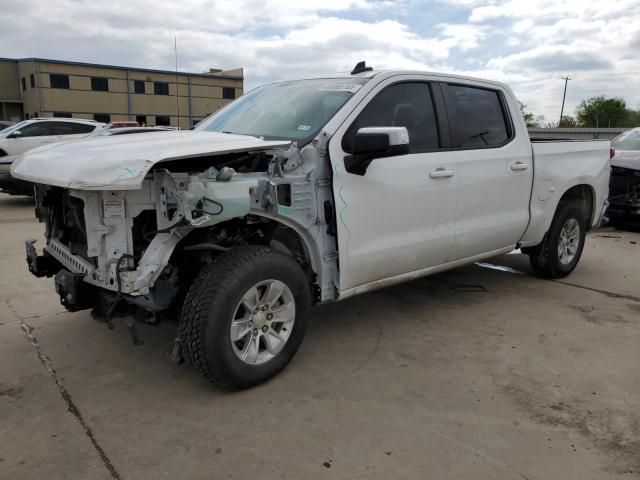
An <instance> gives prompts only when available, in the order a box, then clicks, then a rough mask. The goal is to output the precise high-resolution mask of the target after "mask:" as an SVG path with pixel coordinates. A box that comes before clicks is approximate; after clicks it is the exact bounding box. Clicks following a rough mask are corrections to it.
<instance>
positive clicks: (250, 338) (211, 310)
mask: <svg viewBox="0 0 640 480" xmlns="http://www.w3.org/2000/svg"><path fill="white" fill-rule="evenodd" d="M310 304H311V292H310V289H309V284H308V281H307V277H306V275H305V273H304V271H303V270H302V268H301V267H300V265H299V264H298V263H297V262H296V261H295V260H293V259H292V258H291V257H289V256H287V255H284V254H282V253H279V252H276V251H274V250H271V249H269V248H266V247H260V246H247V247H239V248H236V249H233V250H231V251H229V252H227V253H225V254H223V255H221V256H220V257H218V259H216V261H215V262H213V263H211V264H210V265H208V266H206V267H204V269H203V270H202V271H201V272H200V274H199V275H198V276H197V277H196V279H195V281H194V282H193V284H192V286H191V288H190V289H189V291H188V293H187V296H186V298H185V301H184V305H183V308H182V313H181V323H180V332H181V341H182V346H183V348H184V351H185V353H186V357H187V358H189V359H190V361H191V363H192V364H193V365H194V367H195V368H196V369H197V370H198V371H199V372H200V373H201V374H202V375H204V376H205V377H206V378H208V379H209V380H211V381H212V382H214V383H217V384H220V385H222V386H223V387H225V388H229V389H241V388H247V387H250V386H252V385H255V384H258V383H260V382H263V381H265V380H267V379H269V378H271V377H273V376H274V375H276V374H277V373H278V372H280V371H281V370H282V369H283V368H284V367H285V366H286V365H287V364H288V363H289V361H290V360H291V359H292V358H293V356H294V355H295V353H296V351H297V350H298V347H299V346H300V343H301V342H302V337H303V336H304V332H305V329H306V313H307V311H308V309H309V306H310Z"/></svg>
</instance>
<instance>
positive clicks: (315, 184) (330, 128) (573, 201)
mask: <svg viewBox="0 0 640 480" xmlns="http://www.w3.org/2000/svg"><path fill="white" fill-rule="evenodd" d="M609 170H610V169H609V141H540V142H533V143H532V142H531V141H530V140H529V136H528V133H527V128H526V125H525V123H524V121H523V119H522V115H521V114H520V110H519V105H518V101H517V100H516V98H515V96H514V95H513V93H512V91H511V90H510V89H509V87H507V86H506V85H504V84H502V83H498V82H494V81H488V80H479V79H473V78H468V77H462V76H455V75H447V74H435V73H423V72H399V71H385V72H376V71H371V69H369V68H367V67H365V66H364V65H363V64H359V65H358V66H357V67H356V68H355V69H354V71H353V72H351V75H349V74H340V75H335V76H329V77H326V76H325V77H318V78H309V79H305V80H298V81H288V82H280V83H274V84H270V85H265V86H263V87H260V88H257V89H255V90H253V91H252V92H249V93H247V94H245V95H244V96H242V97H240V98H239V99H238V100H236V101H235V102H233V103H231V104H230V105H228V106H226V107H225V108H223V109H222V110H220V111H218V112H216V113H215V114H213V115H212V116H210V117H208V118H207V119H206V120H204V121H203V122H201V123H200V124H199V125H198V126H197V127H196V128H195V129H194V130H191V131H180V132H167V133H157V134H155V135H149V136H145V138H143V137H140V136H131V135H125V136H116V137H112V138H107V139H96V140H87V141H83V142H73V143H68V144H65V145H61V146H59V147H58V148H41V149H38V150H34V151H32V152H29V153H27V154H26V155H25V156H24V157H23V158H22V159H20V160H19V161H18V162H17V163H15V164H14V166H13V167H12V172H13V174H14V175H16V176H18V177H19V178H22V179H24V180H28V181H32V182H36V183H37V184H38V187H37V195H36V199H37V217H38V218H39V220H40V221H41V222H43V223H45V225H46V245H45V247H44V251H43V253H42V254H38V253H37V251H36V246H35V244H34V241H33V240H32V241H28V242H27V245H26V247H27V258H28V265H29V269H30V270H31V272H33V273H34V274H35V275H36V276H55V285H56V291H57V293H58V295H59V296H60V301H61V302H62V304H63V305H64V306H65V307H66V308H67V309H69V310H72V311H73V310H80V309H86V308H92V309H93V314H94V315H95V316H96V318H102V319H105V320H106V321H107V322H109V323H110V322H112V319H113V318H114V317H116V316H122V315H139V314H140V315H142V316H143V317H144V316H146V317H147V320H149V321H154V320H159V319H160V318H162V316H158V313H159V312H170V311H171V310H172V309H176V310H179V311H181V313H180V321H179V326H178V332H177V338H176V341H175V346H174V352H173V353H174V358H175V359H180V357H181V356H182V355H184V356H186V357H187V358H188V359H189V360H190V362H191V363H192V365H193V366H194V367H195V368H196V369H197V370H198V371H199V372H200V373H202V375H204V376H205V377H206V378H208V379H209V380H211V381H213V382H217V383H219V384H221V385H223V386H225V387H228V388H231V389H238V388H245V387H248V386H251V385H254V384H256V383H259V382H262V381H265V380H266V379H268V378H270V377H272V376H274V375H275V374H277V373H278V372H279V371H280V370H282V369H283V368H284V367H285V366H286V365H287V364H288V363H289V361H290V360H291V358H292V357H293V356H294V354H295V352H296V350H297V349H298V346H299V345H300V342H301V341H302V337H303V335H304V332H305V328H306V325H307V311H308V309H309V307H310V306H311V305H313V304H319V303H324V302H330V301H336V300H342V299H345V298H349V297H351V296H353V295H356V294H359V293H364V292H369V291H371V290H374V289H377V288H381V287H385V286H388V285H393V284H396V283H399V282H403V281H407V280H411V279H414V278H417V277H420V276H423V275H429V274H432V273H436V272H440V271H443V270H448V269H451V268H455V267H458V266H461V265H464V264H468V263H472V262H477V261H479V260H482V259H484V258H488V257H492V256H495V255H499V254H503V253H506V252H509V251H511V250H513V249H514V248H516V247H520V248H522V251H523V252H525V253H527V254H528V255H529V257H530V259H531V264H532V266H533V269H534V271H535V272H536V273H537V274H539V275H541V276H544V277H549V278H559V277H564V276H566V275H568V274H569V273H570V272H571V271H573V269H574V268H575V267H576V265H577V263H578V261H579V259H580V256H581V254H582V249H583V247H584V243H585V234H586V232H587V231H588V230H589V229H591V228H593V227H595V226H597V225H598V224H599V222H600V219H601V218H602V215H603V213H604V211H605V209H606V199H607V188H608V181H609ZM129 325H130V326H131V327H130V328H131V332H132V337H133V339H134V342H136V343H139V342H140V339H139V335H138V333H137V331H136V329H135V325H134V324H133V322H130V323H129Z"/></svg>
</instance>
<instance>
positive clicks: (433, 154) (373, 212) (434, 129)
mask: <svg viewBox="0 0 640 480" xmlns="http://www.w3.org/2000/svg"><path fill="white" fill-rule="evenodd" d="M410 78H412V77H410ZM438 101H439V102H441V103H442V108H444V106H443V105H444V104H443V102H442V100H441V97H438V98H437V99H436V104H437V105H440V104H438V103H437V102H438ZM363 127H406V128H407V130H408V133H409V142H410V143H409V153H408V154H404V155H399V156H392V157H386V158H377V159H375V160H373V161H372V162H371V163H370V164H369V166H368V168H367V169H366V171H365V172H364V173H362V172H359V173H354V172H349V171H347V170H346V168H345V162H344V158H345V156H346V155H348V154H349V153H350V152H351V147H352V145H353V138H354V137H355V134H356V132H357V131H358V130H359V129H360V128H363ZM446 138H447V141H448V133H447V136H446ZM442 142H443V132H441V131H440V129H439V126H438V121H437V115H436V106H435V105H434V95H433V94H432V87H431V85H430V84H429V83H428V82H424V81H416V80H411V81H403V82H398V80H397V79H395V83H394V79H388V80H386V81H385V82H382V83H381V84H380V85H378V86H377V87H376V88H374V89H373V90H372V91H371V92H370V93H369V95H368V96H367V97H366V98H365V100H364V101H363V102H361V104H360V105H359V106H358V107H357V108H356V109H355V110H354V112H352V113H351V115H350V116H349V117H347V119H346V121H345V122H344V123H343V124H342V126H341V127H340V128H339V129H338V131H337V132H336V134H335V135H334V136H333V138H332V139H331V141H330V143H329V151H330V156H331V162H332V167H333V171H334V177H333V191H334V192H333V193H334V199H335V206H336V217H337V233H338V248H339V253H340V291H341V292H344V291H346V290H348V289H351V288H354V287H358V286H360V285H364V284H367V283H370V282H373V281H376V280H382V279H387V278H390V277H395V276H398V275H402V274H405V273H409V272H413V271H416V270H421V269H423V268H426V267H430V266H434V265H440V264H442V263H445V262H446V261H447V259H448V258H449V256H450V254H451V251H452V248H453V243H454V239H455V211H456V201H457V195H458V179H457V176H456V171H457V162H456V152H447V151H442V150H441V145H442Z"/></svg>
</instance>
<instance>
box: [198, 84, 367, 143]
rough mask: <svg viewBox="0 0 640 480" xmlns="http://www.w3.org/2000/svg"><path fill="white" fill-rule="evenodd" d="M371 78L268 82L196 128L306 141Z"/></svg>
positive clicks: (274, 138)
mask: <svg viewBox="0 0 640 480" xmlns="http://www.w3.org/2000/svg"><path fill="white" fill-rule="evenodd" d="M367 81H368V80H367V79H363V78H336V79H314V80H298V81H294V82H282V83H274V84H271V85H265V86H263V87H260V88H257V89H255V90H253V91H251V92H249V93H247V94H246V95H243V96H242V97H240V98H239V99H238V100H236V101H235V102H233V103H232V104H231V105H229V106H228V107H226V108H224V109H223V110H220V111H219V112H217V113H215V114H213V115H212V116H211V117H209V118H207V119H205V120H203V121H202V122H200V124H198V126H197V127H196V128H195V130H206V131H210V132H223V133H236V134H240V135H251V136H254V137H263V138H265V139H266V140H295V141H297V142H298V144H299V145H303V144H305V143H307V142H309V141H311V140H312V139H313V137H315V136H316V135H317V133H318V132H319V131H320V129H321V128H322V127H323V126H324V125H325V124H326V123H327V122H328V121H329V120H330V119H331V117H333V116H334V115H335V113H336V112H337V111H338V110H339V109H340V108H341V107H342V106H343V105H344V104H345V103H346V102H347V100H349V99H350V98H351V97H352V96H353V94H354V93H355V92H357V91H358V89H360V87H361V86H362V85H364V84H365V83H366V82H367Z"/></svg>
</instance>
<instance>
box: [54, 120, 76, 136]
mask: <svg viewBox="0 0 640 480" xmlns="http://www.w3.org/2000/svg"><path fill="white" fill-rule="evenodd" d="M71 125H72V124H71V123H65V122H51V123H50V125H49V127H50V128H51V135H71V134H72V133H73V130H72V128H71Z"/></svg>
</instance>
